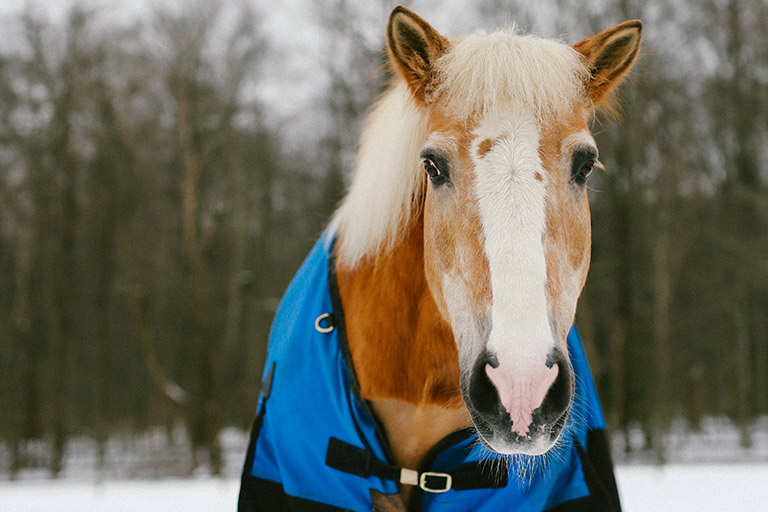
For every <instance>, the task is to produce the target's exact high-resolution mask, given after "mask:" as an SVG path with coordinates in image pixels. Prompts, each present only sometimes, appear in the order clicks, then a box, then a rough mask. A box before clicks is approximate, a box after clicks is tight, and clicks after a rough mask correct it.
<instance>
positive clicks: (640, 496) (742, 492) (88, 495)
mask: <svg viewBox="0 0 768 512" xmlns="http://www.w3.org/2000/svg"><path fill="white" fill-rule="evenodd" d="M617 476H618V479H619V486H620V488H621V494H622V501H623V505H624V510H625V512H645V511H648V512H672V511H674V512H687V511H691V512H693V511H695V512H765V511H768V464H687V465H682V464H670V465H666V466H650V465H624V466H619V467H618V469H617ZM238 485H239V483H238V481H237V480H236V479H232V478H228V479H224V480H217V479H211V478H196V479H189V480H171V479H169V480H155V481H139V480H129V481H108V482H103V483H100V484H94V483H85V482H76V481H55V482H51V481H45V480H43V481H34V480H23V481H20V482H7V481H4V482H0V510H2V511H4V512H49V511H57V512H70V511H71V512H75V511H77V512H102V511H107V510H109V511H113V512H123V511H125V512H129V511H130V512H134V511H145V510H146V511H150V512H154V511H155V510H157V511H163V512H176V511H178V512H218V511H222V512H224V511H227V512H234V510H236V503H237V491H238Z"/></svg>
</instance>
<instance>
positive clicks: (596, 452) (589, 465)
mask: <svg viewBox="0 0 768 512" xmlns="http://www.w3.org/2000/svg"><path fill="white" fill-rule="evenodd" d="M574 440H575V439H574ZM576 451H577V452H578V454H579V459H580V460H581V467H582V470H583V471H584V480H585V481H586V482H587V487H588V488H589V496H585V497H583V498H579V499H576V500H571V501H567V502H565V503H561V504H560V505H558V506H556V507H555V508H552V509H549V510H548V511H547V512H621V504H620V501H619V491H618V489H617V487H616V478H615V477H614V473H613V463H612V462H611V456H610V455H611V452H610V448H609V446H608V438H607V436H606V435H605V430H603V429H599V430H588V431H587V449H586V450H585V449H584V447H582V446H581V444H579V442H578V441H576Z"/></svg>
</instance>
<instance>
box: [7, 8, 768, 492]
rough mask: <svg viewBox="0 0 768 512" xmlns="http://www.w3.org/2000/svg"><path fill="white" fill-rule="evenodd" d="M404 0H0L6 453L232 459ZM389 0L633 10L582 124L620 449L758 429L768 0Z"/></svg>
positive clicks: (597, 287) (548, 26)
mask: <svg viewBox="0 0 768 512" xmlns="http://www.w3.org/2000/svg"><path fill="white" fill-rule="evenodd" d="M395 3H396V2H394V1H390V0H373V1H365V2H363V1H359V2H356V1H353V0H322V1H321V0H317V1H309V0H306V1H303V2H302V1H298V0H295V1H290V2H261V1H259V0H257V1H256V2H247V1H220V2H210V1H208V2H205V1H197V2H196V1H191V2H176V3H173V2H156V3H155V4H154V5H153V6H151V7H148V8H147V9H146V10H142V11H141V12H139V13H131V14H130V15H117V14H116V13H115V10H119V9H117V8H116V7H115V6H114V5H112V4H110V5H111V7H110V6H106V7H105V6H99V5H96V4H93V5H92V4H91V3H86V4H83V5H80V6H78V5H74V6H73V7H71V8H68V9H67V10H66V12H65V13H64V15H63V16H62V17H56V18H54V17H52V16H49V15H48V14H47V13H46V11H45V10H44V9H35V8H32V7H30V8H28V9H26V10H23V11H20V12H19V13H18V14H14V15H7V16H5V17H4V18H0V26H1V27H2V31H3V41H2V43H0V49H1V51H0V276H1V277H0V375H2V386H1V387H0V411H1V412H0V475H4V476H6V477H8V476H10V477H12V476H14V475H15V474H17V473H18V472H20V471H23V470H25V469H29V468H37V469H41V470H45V471H46V472H47V473H48V474H50V475H52V476H56V475H57V474H59V473H60V472H61V470H62V465H63V461H64V459H65V456H66V455H67V453H68V450H70V449H71V446H72V441H73V440H83V439H86V440H89V442H90V443H92V444H93V445H94V446H96V447H97V449H96V452H97V454H98V456H97V459H98V461H97V464H104V460H105V457H106V454H107V452H108V446H109V443H110V442H111V441H112V440H114V439H120V440H130V439H132V438H137V437H141V436H143V435H145V434H146V433H147V432H150V431H151V432H163V433H165V434H167V436H168V438H169V439H171V440H170V441H168V442H167V443H166V444H167V445H173V444H174V443H177V442H179V441H177V438H178V437H179V436H181V439H182V441H180V443H181V446H182V449H183V450H185V451H186V452H188V453H189V457H188V458H187V459H184V460H187V462H186V463H185V465H184V467H183V468H178V467H171V468H169V469H168V471H170V472H181V473H184V472H188V473H193V472H194V471H195V469H196V468H199V467H204V468H206V471H209V472H210V473H213V474H219V473H221V472H222V470H223V465H224V460H223V447H222V436H221V432H222V431H223V430H225V429H227V428H230V427H234V428H236V429H237V430H238V431H247V429H248V428H249V427H250V424H251V421H252V419H253V413H254V410H255V407H256V399H257V397H258V389H259V383H260V380H261V375H262V365H263V361H264V356H265V347H266V341H267V335H268V332H269V326H270V322H271V319H272V316H273V314H274V312H275V310H276V307H277V304H278V301H279V299H280V296H281V294H282V292H283V290H284V289H285V287H286V286H287V284H288V282H289V280H290V278H291V277H292V275H293V273H294V272H295V270H296V269H297V268H298V266H299V264H300V263H301V261H302V259H303V258H304V256H305V255H306V253H307V251H308V250H309V248H310V247H311V246H312V245H313V243H314V241H315V240H316V239H317V237H318V236H319V235H320V234H321V233H322V231H323V229H324V227H325V225H326V223H327V221H328V219H329V216H330V214H331V212H332V211H333V209H334V207H335V206H336V205H337V203H338V201H339V199H340V198H341V196H342V194H343V192H344V187H345V184H346V183H348V177H349V173H350V171H351V170H352V167H353V163H354V155H355V146H356V142H357V138H358V135H359V132H360V127H361V122H362V120H363V119H364V116H365V114H366V111H367V108H368V106H369V105H370V104H371V103H372V102H373V101H374V100H375V98H376V97H377V95H378V94H379V93H380V92H381V91H382V90H383V88H384V87H385V86H386V82H387V79H388V73H389V71H388V70H387V68H386V66H385V65H384V58H383V49H384V27H385V24H386V18H387V15H388V13H389V11H390V10H391V8H392V7H393V6H394V4H395ZM403 3H406V4H408V5H409V6H410V7H411V8H413V9H414V10H416V11H417V12H419V13H420V14H422V15H423V16H424V17H425V18H426V19H428V20H429V21H430V22H431V23H433V25H434V26H435V27H436V28H437V29H438V30H440V31H441V32H442V33H444V34H447V35H458V34H461V33H463V32H467V31H471V30H475V29H477V28H482V29H485V30H492V29H494V28H497V27H501V26H508V25H511V24H513V23H514V24H515V25H516V26H517V27H518V28H519V30H521V31H524V32H531V33H536V34H538V35H542V36H547V37H558V38H561V39H563V40H564V41H567V42H569V43H575V42H577V41H578V40H579V39H581V38H582V37H583V36H585V35H587V34H591V33H594V32H597V31H599V30H601V29H603V28H607V27H609V26H612V25H614V24H616V23H618V22H620V21H623V20H625V19H633V18H639V19H641V20H643V22H644V43H643V44H644V52H643V55H642V56H641V58H640V59H639V62H638V64H637V65H636V67H635V69H634V70H633V72H632V74H631V76H630V78H629V79H628V81H627V82H626V83H625V85H624V87H623V89H622V91H621V95H620V101H619V104H618V106H617V107H618V108H617V114H616V115H613V116H610V115H608V116H601V117H600V118H598V119H597V120H596V121H595V123H594V126H593V131H594V133H595V136H596V139H597V142H598V145H599V146H600V152H601V160H602V161H603V163H604V164H605V167H606V171H605V172H601V173H600V175H598V176H596V177H595V178H596V179H594V181H591V182H590V186H591V190H590V201H591V207H592V223H593V224H592V225H593V252H592V261H593V263H592V267H591V270H590V274H589V277H588V280H587V285H586V288H585V290H584V292H583V295H582V298H581V300H580V303H579V311H578V313H577V324H578V326H579V329H580V331H581V334H582V337H583V339H584V341H585V344H586V346H587V351H588V353H589V357H590V362H591V365H592V370H593V373H594V376H595V379H596V381H597V383H598V386H599V391H600V394H601V398H602V401H603V406H604V408H605V411H606V414H607V417H608V421H609V425H610V428H611V429H612V431H613V433H614V439H618V440H621V439H622V438H623V437H625V438H626V439H627V442H626V443H624V444H623V448H617V449H620V450H621V451H622V452H623V453H624V455H623V456H625V457H630V458H631V457H632V456H633V454H634V452H637V451H639V452H642V453H645V454H651V457H652V458H653V459H655V460H659V461H663V460H665V459H666V457H667V447H668V445H667V440H668V436H667V434H668V432H670V431H671V430H672V429H673V427H674V428H678V427H679V426H680V425H682V426H683V427H684V429H685V430H686V431H691V432H695V431H696V430H697V429H700V428H701V427H702V422H704V421H706V420H707V419H708V418H720V419H723V418H728V419H729V421H730V422H731V423H730V424H731V425H732V426H733V428H734V429H735V431H737V432H738V434H739V442H740V443H741V445H742V446H743V447H745V448H749V446H750V444H751V443H752V442H753V436H754V435H755V433H756V432H758V431H759V430H760V429H763V430H765V429H766V422H765V420H764V418H765V417H766V416H768V314H766V313H767V312H768V31H767V30H766V27H768V1H766V0H697V1H696V2H683V1H677V0H654V1H652V2H629V1H628V0H590V1H587V2H583V1H574V0H540V1H537V2H526V1H523V0H478V1H476V2H458V1H436V0H421V1H416V0H414V1H412V2H403ZM113 4H119V3H118V2H115V3H113ZM371 214H372V215H375V214H376V212H371ZM179 432H181V434H179ZM637 432H640V433H642V436H641V441H640V442H639V443H638V442H635V441H632V442H630V441H629V438H630V437H631V436H630V433H637ZM125 442H128V441H125ZM615 448H616V447H615Z"/></svg>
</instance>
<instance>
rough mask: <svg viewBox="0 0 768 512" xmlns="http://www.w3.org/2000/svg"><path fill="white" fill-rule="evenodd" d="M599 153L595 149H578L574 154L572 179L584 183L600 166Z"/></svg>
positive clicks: (578, 183)
mask: <svg viewBox="0 0 768 512" xmlns="http://www.w3.org/2000/svg"><path fill="white" fill-rule="evenodd" d="M599 165H600V164H598V163H597V155H596V154H595V152H594V151H590V150H578V151H576V152H575V153H574V155H573V169H572V170H571V179H572V180H573V182H574V183H576V184H577V185H584V184H585V183H586V182H587V178H589V175H590V174H592V171H594V170H595V167H598V166H599Z"/></svg>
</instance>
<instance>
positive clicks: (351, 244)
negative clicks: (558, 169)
mask: <svg viewBox="0 0 768 512" xmlns="http://www.w3.org/2000/svg"><path fill="white" fill-rule="evenodd" d="M435 71H436V76H437V80H436V84H435V90H434V97H435V98H441V99H445V100H446V104H448V105H451V107H452V109H453V112H452V114H454V115H455V116H457V118H459V119H469V118H471V117H472V116H475V115H478V114H483V113H485V112H489V111H491V110H494V109H496V108H499V107H502V106H504V105H512V106H520V107H524V108H526V109H527V110H528V111H530V112H531V113H532V114H533V115H534V116H535V118H536V119H537V121H538V122H539V123H540V124H541V123H543V122H544V121H545V120H546V119H547V118H548V117H550V116H551V115H553V114H555V115H556V114H558V113H560V112H565V111H567V110H568V109H572V108H573V105H574V102H576V101H586V100H585V98H586V94H585V91H584V84H585V83H586V81H587V77H588V76H589V70H588V69H587V66H586V64H585V62H584V59H583V58H582V56H581V55H580V54H579V53H578V52H577V51H576V50H574V49H573V48H572V47H571V46H569V45H567V44H565V43H562V42H559V41H554V40H549V39H541V38H538V37H534V36H529V35H519V34H517V33H516V32H515V30H514V29H508V30H500V31H497V32H493V33H491V34H486V33H484V32H477V33H475V34H472V35H470V36H467V37H464V38H462V39H460V40H458V41H454V42H452V44H451V47H450V50H449V51H448V52H447V53H446V54H444V55H443V56H442V57H440V58H439V59H438V60H437V61H436V63H435ZM426 123H427V112H426V110H425V109H424V108H423V107H420V106H419V105H417V103H416V101H415V100H414V99H413V97H412V96H411V93H410V90H409V89H408V86H407V85H406V83H405V82H404V81H403V80H402V79H401V78H399V77H396V78H395V79H394V80H393V82H392V84H391V85H390V87H389V89H388V90H387V91H386V92H385V93H384V94H383V95H382V97H381V98H380V99H379V101H378V102H377V103H376V104H375V106H374V108H373V109H372V111H371V113H370V114H369V116H368V119H367V121H366V124H365V128H364V130H363V134H362V136H361V139H360V146H359V149H358V154H357V162H356V168H355V173H354V177H353V180H352V184H351V186H350V188H349V190H348V191H347V194H346V196H345V198H344V200H343V201H342V203H341V205H340V206H339V208H338V209H337V211H336V213H335V214H334V216H333V219H332V221H331V232H332V233H336V234H337V235H339V239H340V243H339V244H338V247H337V251H338V253H337V262H338V263H339V264H340V265H342V266H344V267H346V268H354V267H355V266H356V265H357V264H358V263H359V262H360V261H361V260H362V259H364V258H365V257H367V256H373V255H376V254H378V253H380V252H382V251H384V250H386V249H388V248H390V247H392V245H393V243H394V242H395V240H397V238H398V235H399V234H400V233H401V231H402V228H403V226H407V225H408V224H409V223H410V221H411V219H412V218H413V217H414V216H415V215H418V213H419V212H420V208H421V204H422V198H423V193H424V190H425V186H426V180H425V179H424V177H423V175H422V174H423V173H422V172H421V171H420V167H421V162H420V160H419V151H420V149H421V144H422V143H423V140H424V136H425V131H426Z"/></svg>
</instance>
